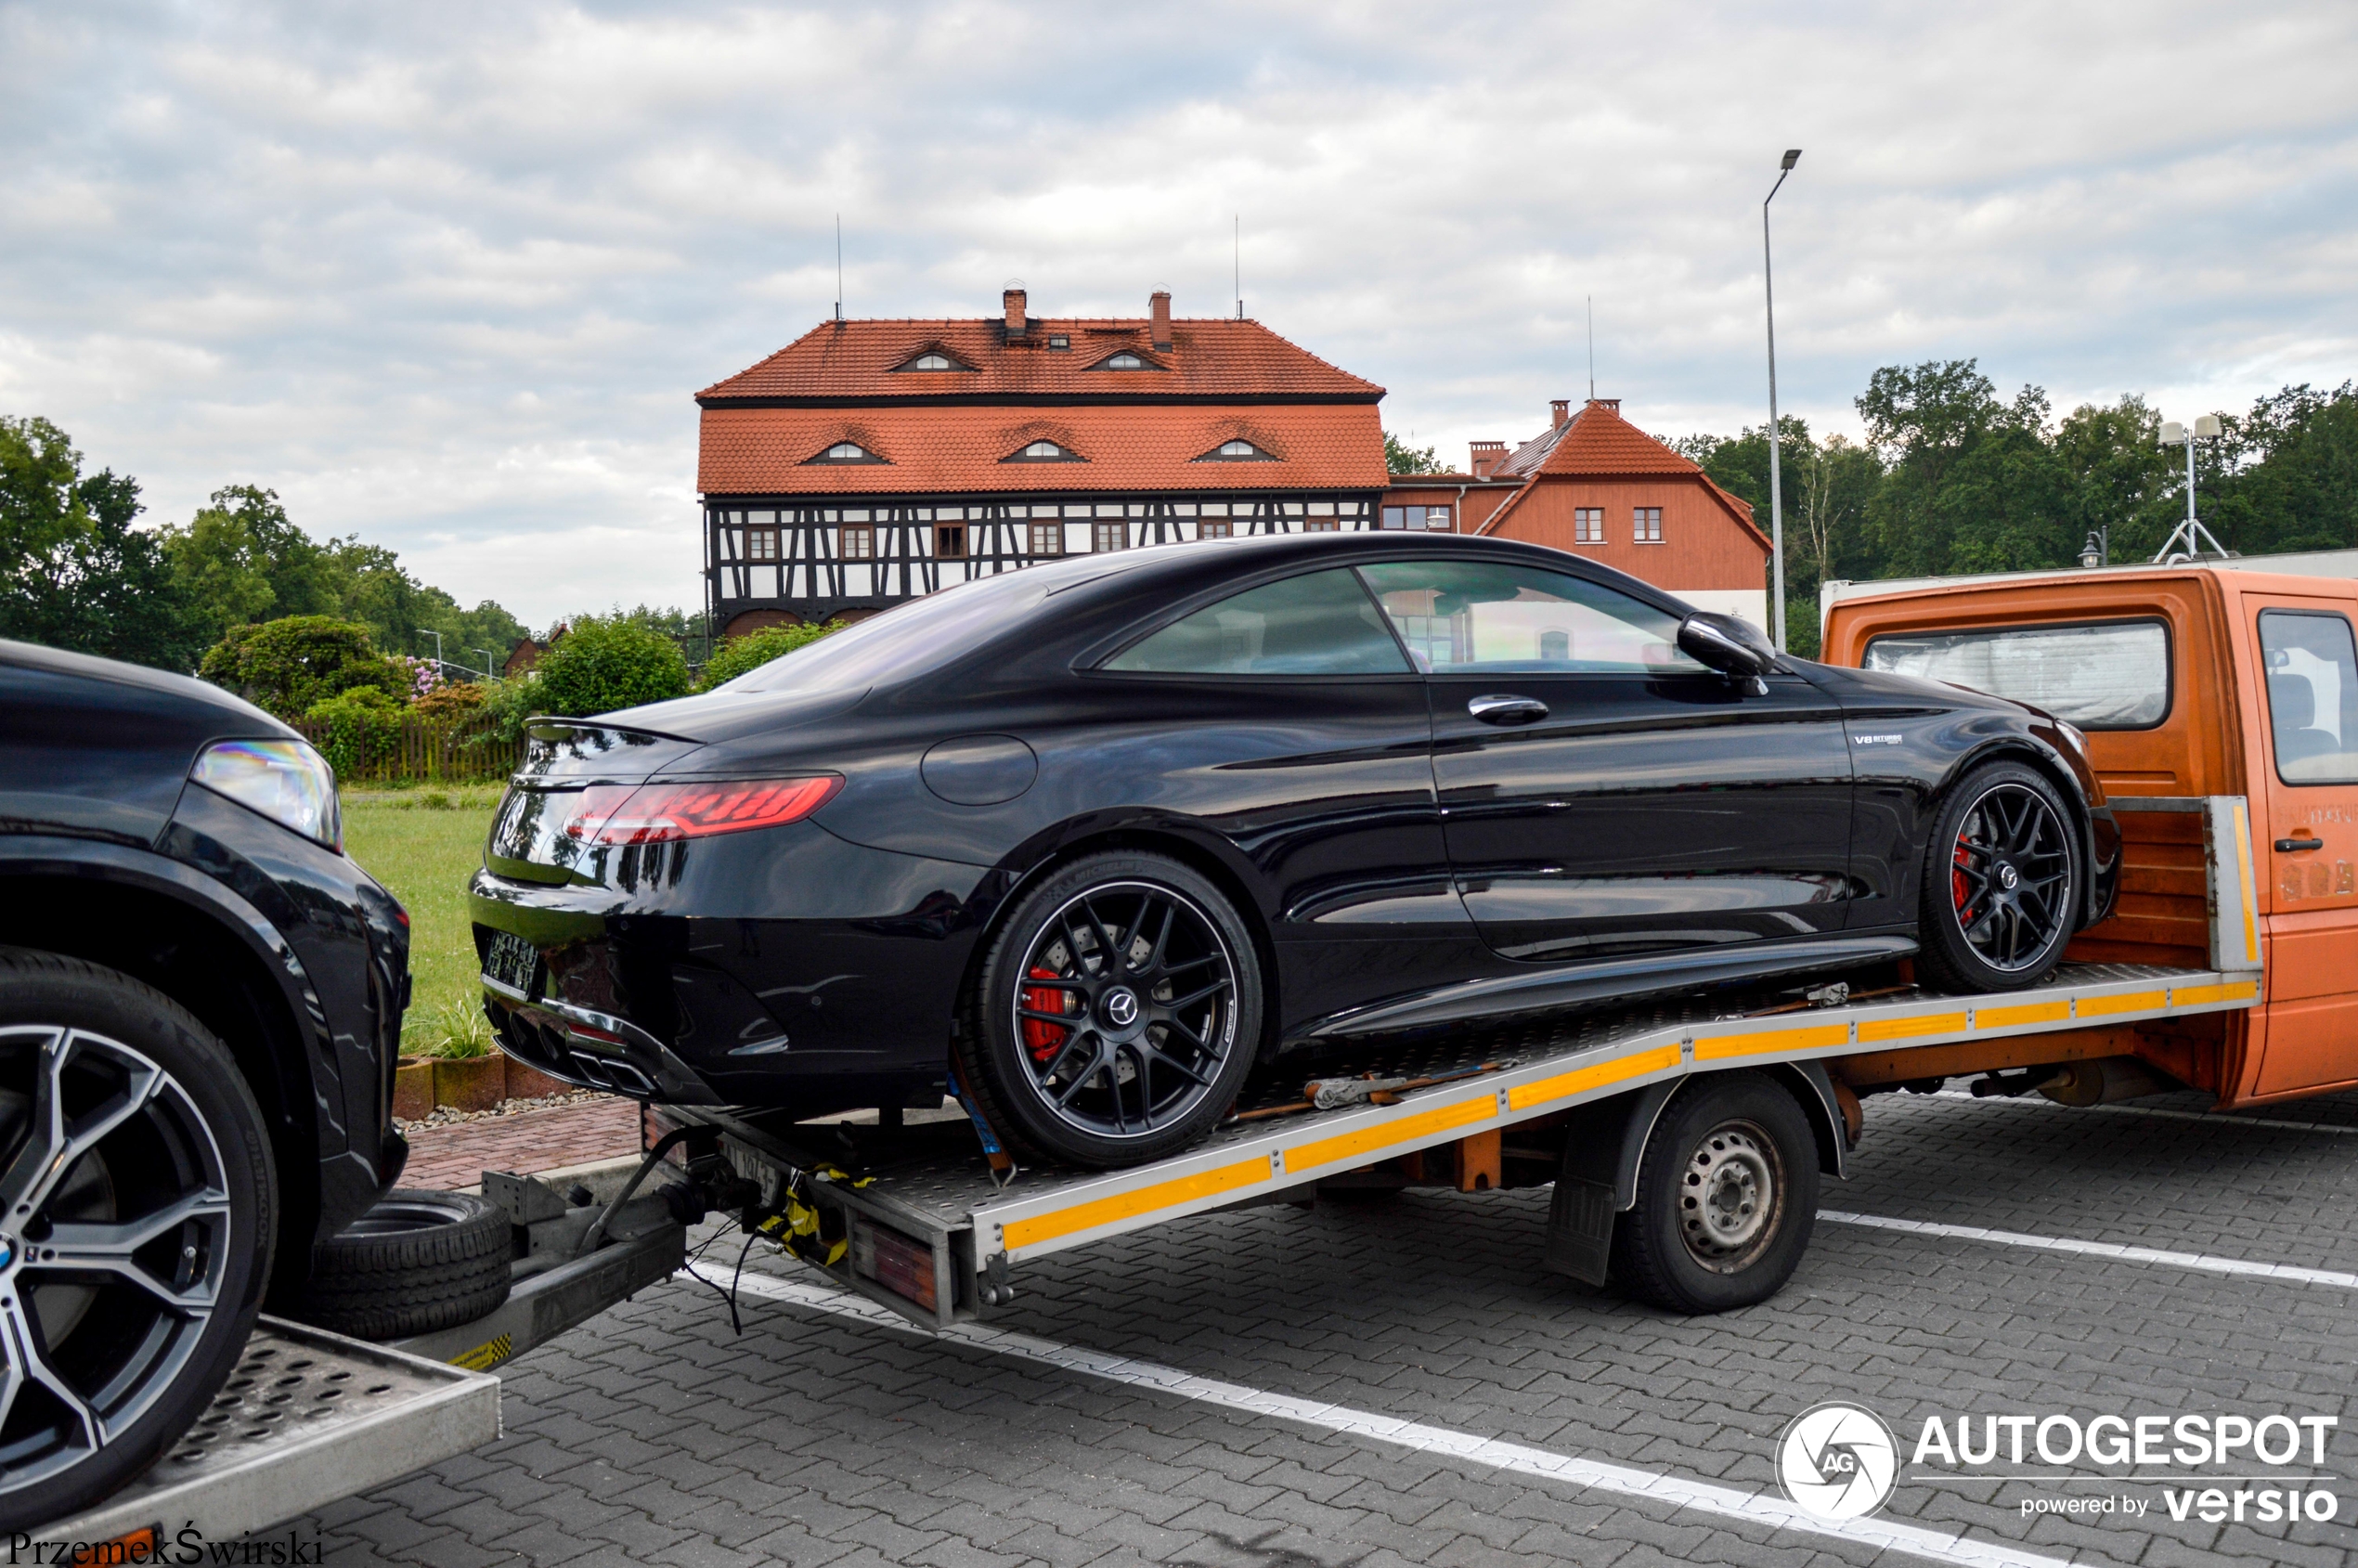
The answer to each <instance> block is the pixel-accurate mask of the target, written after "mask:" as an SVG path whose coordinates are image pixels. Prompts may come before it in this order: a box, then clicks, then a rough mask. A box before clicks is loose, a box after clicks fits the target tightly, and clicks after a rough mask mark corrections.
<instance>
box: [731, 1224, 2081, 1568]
mask: <svg viewBox="0 0 2358 1568" xmlns="http://www.w3.org/2000/svg"><path fill="white" fill-rule="evenodd" d="M690 1266H691V1268H692V1269H693V1272H694V1273H695V1274H696V1275H697V1276H700V1277H702V1278H704V1279H706V1280H709V1281H711V1282H712V1283H713V1284H715V1285H718V1286H719V1287H720V1289H724V1290H725V1289H729V1280H730V1276H729V1270H727V1269H725V1268H720V1267H717V1266H715V1265H713V1264H709V1263H695V1264H692V1265H690ZM738 1288H739V1289H742V1290H744V1291H745V1292H746V1293H747V1294H750V1295H756V1296H764V1297H767V1298H769V1299H770V1300H771V1301H777V1302H791V1303H792V1304H794V1305H797V1306H801V1307H807V1308H810V1310H812V1311H815V1312H823V1313H829V1314H832V1315H836V1316H837V1317H850V1318H857V1319H859V1320H860V1321H861V1322H863V1323H866V1324H868V1325H870V1326H872V1327H875V1328H898V1329H901V1330H904V1331H906V1332H909V1333H912V1334H923V1333H925V1332H926V1330H924V1329H922V1328H916V1327H915V1326H914V1325H913V1324H911V1323H910V1322H909V1321H908V1320H907V1319H906V1318H903V1317H901V1316H900V1315H897V1314H895V1313H893V1312H890V1311H888V1310H887V1309H886V1308H884V1307H881V1306H878V1305H876V1304H875V1302H869V1301H865V1300H863V1299H862V1298H861V1297H858V1296H854V1295H850V1294H848V1293H847V1292H844V1291H841V1290H837V1289H835V1288H834V1287H832V1286H827V1285H815V1284H804V1283H802V1282H801V1281H799V1280H792V1279H781V1278H779V1277H778V1276H775V1275H771V1274H757V1273H754V1272H752V1271H750V1270H748V1271H747V1272H746V1274H745V1276H744V1279H743V1280H742V1281H741V1282H740V1284H739V1287H738ZM939 1338H942V1339H947V1340H954V1341H959V1342H962V1343H965V1344H969V1345H973V1346H975V1347H976V1348H978V1349H980V1350H985V1351H989V1352H991V1353H992V1354H999V1355H1008V1356H1014V1357H1016V1358H1017V1359H1019V1360H1023V1361H1030V1362H1034V1363H1037V1364H1038V1365H1041V1366H1043V1367H1055V1368H1056V1369H1057V1370H1059V1371H1064V1372H1078V1373H1080V1374H1082V1376H1084V1377H1091V1378H1102V1379H1104V1380H1107V1381H1108V1382H1115V1383H1124V1384H1127V1385H1129V1386H1131V1387H1133V1388H1143V1389H1150V1390H1153V1391H1154V1392H1156V1393H1163V1394H1168V1395H1170V1396H1172V1397H1173V1398H1176V1399H1191V1400H1195V1401H1197V1402H1198V1403H1200V1404H1205V1405H1217V1406H1223V1407H1224V1408H1227V1409H1231V1410H1238V1411H1242V1412H1244V1413H1245V1414H1247V1415H1253V1416H1272V1417H1276V1419H1280V1420H1288V1421H1296V1422H1299V1423H1301V1424H1302V1425H1304V1426H1310V1427H1316V1428H1318V1429H1320V1430H1322V1431H1326V1432H1340V1433H1342V1434H1344V1435H1347V1436H1351V1437H1362V1438H1369V1439H1372V1440H1374V1441H1376V1442H1378V1443H1390V1444H1394V1445H1398V1446H1400V1447H1404V1448H1413V1449H1416V1450H1417V1451H1419V1453H1426V1454H1436V1455H1441V1456H1443V1457H1445V1458H1454V1459H1462V1460H1465V1461H1467V1462H1469V1463H1471V1464H1478V1465H1486V1466H1488V1467H1490V1468H1491V1469H1493V1470H1501V1471H1510V1472H1512V1473H1514V1474H1517V1475H1528V1476H1535V1477H1537V1478H1539V1479H1541V1480H1545V1481H1563V1482H1569V1483H1571V1484H1574V1485H1575V1486H1587V1487H1592V1488H1594V1489H1596V1490H1599V1491H1605V1492H1616V1493H1620V1494H1622V1495H1624V1496H1626V1497H1637V1498H1643V1499H1646V1500H1649V1501H1652V1502H1656V1503H1661V1504H1665V1505H1667V1506H1670V1507H1674V1508H1691V1509H1695V1510H1700V1511H1702V1512H1704V1513H1716V1514H1721V1515H1724V1516H1726V1517H1728V1518H1730V1519H1741V1520H1745V1521H1747V1522H1749V1523H1754V1524H1767V1525H1770V1526H1773V1527H1775V1528H1777V1529H1781V1530H1797V1531H1801V1532H1803V1533H1805V1534H1807V1535H1812V1536H1831V1537H1833V1539H1836V1540H1842V1541H1851V1542H1856V1543H1858V1544H1860V1545H1864V1546H1872V1547H1876V1548H1881V1549H1886V1550H1891V1551H1899V1552H1905V1553H1907V1554H1908V1555H1909V1556H1911V1557H1920V1558H1924V1559H1925V1560H1927V1561H1929V1562H1951V1563H1960V1564H1972V1565H1974V1568H2064V1563H2065V1560H2064V1559H2061V1558H2054V1557H2042V1556H2040V1555H2038V1554H2036V1553H2033V1552H2027V1551H2023V1550H2020V1549H2016V1548H2015V1547H2011V1546H2007V1545H2004V1544H2002V1543H1999V1542H1995V1541H1984V1540H1969V1539H1967V1538H1966V1537H1964V1536H1956V1535H1951V1534H1950V1533H1949V1532H1947V1531H1942V1530H1928V1529H1925V1528H1924V1527H1923V1526H1921V1525H1915V1524H1903V1523H1898V1521H1896V1520H1890V1519H1857V1520H1843V1521H1831V1520H1824V1519H1819V1518H1816V1517H1815V1516H1813V1515H1810V1514H1807V1513H1804V1512H1802V1511H1801V1510H1799V1509H1797V1508H1795V1507H1794V1506H1793V1505H1792V1504H1791V1503H1788V1502H1786V1501H1785V1500H1784V1498H1782V1497H1778V1496H1776V1495H1774V1494H1772V1493H1766V1492H1743V1491H1739V1490H1737V1489H1736V1488H1734V1487H1730V1486H1716V1485H1713V1484H1710V1483H1708V1482H1703V1481H1691V1480H1688V1479H1686V1478H1685V1477H1683V1476H1676V1475H1665V1474H1663V1473H1661V1472H1659V1471H1645V1470H1638V1469H1635V1468H1634V1467H1631V1466H1628V1465H1615V1464H1607V1463H1604V1462H1603V1461H1601V1460H1598V1459H1583V1458H1574V1457H1573V1456H1571V1455H1569V1454H1558V1453H1553V1452H1550V1451H1549V1450H1548V1449H1545V1448H1533V1447H1528V1446H1526V1445H1522V1444H1520V1443H1504V1442H1501V1441H1499V1440H1498V1439H1496V1438H1492V1437H1479V1436H1476V1435H1475V1434H1473V1433H1472V1432H1453V1431H1451V1430H1450V1429H1448V1428H1447V1427H1435V1426H1426V1425H1423V1424H1422V1423H1420V1422H1417V1421H1404V1420H1401V1419H1398V1418H1397V1417H1393V1416H1383V1415H1378V1414H1376V1413H1375V1412H1373V1411H1368V1410H1354V1409H1352V1408H1351V1407H1350V1406H1343V1405H1328V1404H1325V1403H1322V1402H1321V1401H1318V1400H1315V1399H1297V1398H1295V1397H1293V1396H1292V1395H1290V1394H1283V1393H1269V1392H1267V1391H1265V1390H1262V1389H1256V1388H1247V1387H1245V1386H1244V1385H1242V1384H1239V1383H1228V1382H1222V1381H1220V1380H1217V1379H1213V1378H1199V1377H1197V1376H1196V1375H1195V1374H1193V1373H1191V1372H1182V1371H1180V1370H1179V1369H1178V1368H1177V1367H1162V1366H1158V1365H1157V1364H1156V1363H1154V1362H1151V1361H1136V1360H1133V1359H1132V1358H1131V1357H1129V1356H1126V1355H1115V1354H1111V1353H1109V1352H1107V1351H1100V1350H1084V1349H1082V1348H1081V1347H1080V1346H1078V1345H1068V1344H1061V1343H1058V1342H1057V1341H1054V1340H1043V1339H1040V1338H1037V1337H1035V1336H1033V1335H1030V1334H1018V1333H1016V1332H1014V1331H1013V1330H1010V1329H1006V1328H991V1327H990V1326H989V1325H987V1324H980V1323H960V1324H956V1325H953V1326H952V1327H951V1328H946V1329H943V1330H941V1332H940V1334H939Z"/></svg>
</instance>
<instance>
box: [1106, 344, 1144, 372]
mask: <svg viewBox="0 0 2358 1568" xmlns="http://www.w3.org/2000/svg"><path fill="white" fill-rule="evenodd" d="M1154 368H1155V367H1154V366H1152V365H1149V364H1148V363H1147V357H1146V356H1145V355H1143V354H1133V353H1132V352H1131V351H1130V350H1128V349H1126V348H1124V349H1120V350H1118V351H1116V352H1114V353H1112V354H1108V355H1107V356H1105V357H1104V358H1103V359H1100V360H1098V361H1097V369H1100V370H1151V369H1154Z"/></svg>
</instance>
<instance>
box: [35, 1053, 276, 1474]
mask: <svg viewBox="0 0 2358 1568" xmlns="http://www.w3.org/2000/svg"><path fill="white" fill-rule="evenodd" d="M125 1210H127V1211H128V1212H130V1214H131V1215H132V1216H133V1217H131V1218H127V1219H126V1218H124V1217H123V1211H125ZM232 1238H233V1237H232V1218H231V1214H230V1202H229V1191H228V1183H227V1175H226V1167H225V1165H224V1162H223V1160H222V1158H221V1149H220V1146H219V1144H218V1143H217V1142H216V1141H215V1140H214V1134H213V1130H212V1128H211V1127H209V1126H208V1125H206V1123H205V1120H204V1117H203V1116H202V1115H201V1113H200V1112H199V1111H198V1109H197V1108H196V1104H195V1102H194V1101H193V1100H191V1099H190V1098H189V1096H188V1091H187V1090H186V1089H185V1088H183V1087H182V1085H181V1084H180V1082H179V1081H178V1080H177V1079H175V1078H174V1077H173V1076H172V1075H171V1074H170V1073H169V1072H166V1071H165V1070H164V1069H162V1068H161V1067H159V1066H157V1065H156V1064H155V1063H154V1062H152V1061H150V1060H149V1058H148V1057H146V1056H143V1055H141V1054H140V1053H139V1052H137V1051H136V1050H133V1049H132V1048H131V1047H130V1046H128V1045H125V1044H123V1043H121V1042H120V1041H115V1040H110V1039H108V1038H107V1037H106V1036H104V1035H99V1034H93V1033H91V1032H89V1031H87V1030H77V1029H73V1028H71V1026H67V1025H20V1026H12V1027H9V1028H6V1029H0V1254H5V1261H4V1262H0V1471H5V1472H6V1475H7V1478H8V1485H9V1488H10V1489H11V1490H16V1489H19V1488H21V1487H24V1486H29V1485H32V1484H37V1483H39V1482H41V1481H43V1480H45V1479H46V1478H48V1477H51V1476H54V1475H57V1474H59V1473H61V1472H62V1471H67V1470H70V1469H71V1468H72V1467H73V1466H74V1465H76V1464H79V1463H81V1462H82V1461H84V1460H85V1459H87V1458H90V1456H91V1455H93V1454H95V1453H97V1452H98V1451H99V1450H100V1449H102V1448H104V1447H105V1446H106V1445H108V1444H110V1443H111V1442H114V1441H116V1440H117V1439H119V1438H120V1437H121V1436H122V1435H123V1433H124V1432H126V1431H128V1430H129V1429H130V1428H131V1427H132V1426H133V1425H134V1424H135V1423H136V1422H137V1421H138V1420H139V1419H140V1418H141V1417H143V1416H145V1415H146V1414H147V1413H148V1412H149V1410H150V1409H152V1408H153V1407H154V1406H155V1404H156V1402H157V1401H158V1400H159V1399H161V1398H162V1396H163V1394H164V1393H165V1392H166V1391H167V1390H168V1389H170V1388H171V1386H172V1385H173V1383H174V1382H175V1380H177V1379H178V1378H179V1376H180V1373H181V1371H182V1370H183V1368H185V1367H187V1365H188V1360H189V1358H190V1357H191V1356H193V1355H194V1354H196V1351H197V1346H198V1343H199V1341H201V1339H202V1338H203V1335H204V1331H205V1329H206V1328H207V1327H208V1326H209V1325H210V1323H211V1322H212V1319H213V1315H214V1312H215V1311H216V1310H218V1309H219V1307H220V1304H221V1289H222V1282H223V1279H224V1277H225V1276H227V1271H228V1264H229V1257H230V1251H231V1242H232Z"/></svg>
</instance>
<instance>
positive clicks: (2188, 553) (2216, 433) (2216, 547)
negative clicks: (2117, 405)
mask: <svg viewBox="0 0 2358 1568" xmlns="http://www.w3.org/2000/svg"><path fill="white" fill-rule="evenodd" d="M2224 433H2225V427H2224V426H2222V424H2221V423H2220V422H2219V416H2218V415H2217V414H2202V415H2198V416H2196V420H2195V423H2194V428H2193V429H2191V430H2189V429H2188V428H2187V427H2186V426H2184V425H2183V424H2181V423H2179V422H2178V421H2176V420H2165V421H2162V426H2161V444H2162V445H2163V446H2165V447H2175V446H2177V445H2178V444H2179V443H2180V442H2182V441H2183V442H2184V443H2185V446H2186V520H2185V521H2184V522H2183V523H2181V524H2179V525H2178V526H2177V527H2175V528H2173V529H2171V530H2170V538H2167V539H2165V540H2163V541H2162V546H2161V549H2160V551H2158V552H2157V553H2156V554H2155V556H2154V561H2155V563H2156V564H2160V563H2163V562H2166V561H2169V560H2170V559H2171V558H2172V557H2173V556H2176V555H2177V553H2178V541H2179V540H2180V539H2182V538H2183V539H2184V540H2185V541H2186V548H2185V552H2184V555H2183V559H2184V560H2188V561H2199V560H2200V559H2202V553H2203V548H2204V546H2205V545H2208V546H2209V549H2210V552H2211V553H2212V554H2213V555H2216V556H2218V557H2219V558H2220V559H2222V560H2226V559H2228V558H2229V557H2230V556H2231V555H2232V553H2233V552H2232V551H2229V550H2228V549H2227V548H2226V547H2225V546H2224V545H2222V544H2221V543H2220V542H2219V540H2218V538H2217V537H2216V536H2214V535H2213V534H2212V533H2211V531H2210V530H2209V529H2208V528H2206V527H2204V526H2203V525H2202V522H2201V520H2200V519H2198V518H2197V517H2196V515H2195V443H2196V441H2197V440H2204V441H2215V440H2217V439H2218V438H2219V437H2220V436H2221V435H2222V434H2224Z"/></svg>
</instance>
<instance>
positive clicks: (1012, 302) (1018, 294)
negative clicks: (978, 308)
mask: <svg viewBox="0 0 2358 1568" xmlns="http://www.w3.org/2000/svg"><path fill="white" fill-rule="evenodd" d="M999 297H1000V303H1002V304H1003V305H1005V306H1006V307H1007V335H1008V336H1009V337H1011V338H1019V337H1021V336H1023V323H1024V314H1023V309H1024V295H1023V291H1022V290H1021V289H1010V290H1008V291H1007V292H1005V293H1004V294H1002V295H1001V296H999Z"/></svg>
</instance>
